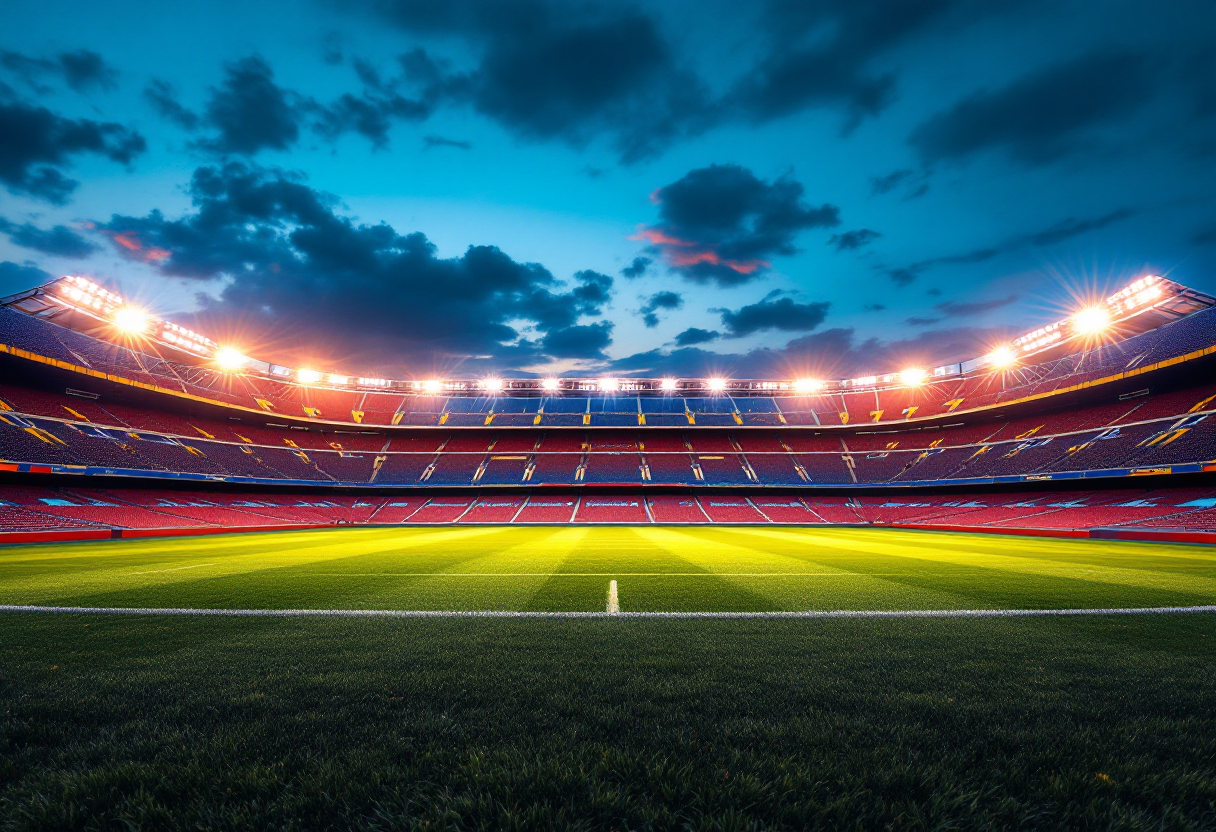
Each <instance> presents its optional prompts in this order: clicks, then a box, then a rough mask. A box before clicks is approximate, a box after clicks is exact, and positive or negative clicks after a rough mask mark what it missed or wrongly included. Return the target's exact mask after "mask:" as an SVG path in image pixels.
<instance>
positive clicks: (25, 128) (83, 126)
mask: <svg viewBox="0 0 1216 832" xmlns="http://www.w3.org/2000/svg"><path fill="white" fill-rule="evenodd" d="M146 148H147V143H146V142H145V141H144V137H143V136H141V135H140V134H139V133H137V132H135V131H134V130H129V129H128V128H126V127H124V126H122V125H121V124H115V123H113V122H99V121H93V120H91V119H84V118H82V119H70V118H64V117H62V116H60V115H58V114H56V113H53V112H51V111H50V110H48V109H47V108H46V107H40V106H36V105H32V104H25V103H22V102H20V101H8V102H5V101H2V100H0V182H2V183H4V186H5V187H6V188H8V190H9V191H10V192H12V193H15V194H23V195H26V196H31V197H34V198H36V199H42V200H45V201H47V202H50V203H53V204H55V205H62V204H64V203H65V202H67V201H68V199H69V198H70V197H71V195H72V193H73V192H74V191H75V190H76V188H77V186H78V185H79V184H80V183H79V182H77V181H76V180H74V179H71V178H69V177H68V176H67V175H66V174H65V173H64V172H63V168H65V167H67V166H69V165H70V164H71V161H72V159H73V157H75V156H79V155H82V154H94V155H98V156H102V157H104V158H106V159H109V160H110V161H112V162H117V163H119V164H123V165H127V164H130V163H131V162H132V161H133V160H134V159H135V157H136V156H138V155H140V154H141V153H143V152H144V150H145V149H146Z"/></svg>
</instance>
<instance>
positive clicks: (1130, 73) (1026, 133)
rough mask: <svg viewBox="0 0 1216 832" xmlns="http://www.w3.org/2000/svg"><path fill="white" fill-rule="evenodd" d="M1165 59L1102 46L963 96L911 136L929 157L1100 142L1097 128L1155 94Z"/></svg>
mask: <svg viewBox="0 0 1216 832" xmlns="http://www.w3.org/2000/svg"><path fill="white" fill-rule="evenodd" d="M1159 66H1160V65H1159V63H1158V62H1157V61H1155V60H1154V59H1153V58H1151V57H1150V56H1148V55H1145V54H1140V53H1135V52H1126V51H1113V50H1100V51H1095V52H1090V53H1089V54H1086V55H1082V56H1081V57H1079V58H1074V59H1071V60H1069V61H1066V62H1063V63H1058V64H1054V65H1052V66H1049V67H1046V68H1043V69H1038V70H1035V71H1033V72H1030V73H1028V74H1026V75H1024V76H1022V77H1021V78H1019V79H1017V80H1016V81H1014V82H1013V83H1011V84H1009V85H1008V86H1006V87H1004V88H1002V89H998V90H983V91H980V92H977V93H974V94H973V95H970V96H968V97H967V98H964V99H963V100H961V101H959V102H958V103H956V104H955V105H954V106H952V107H949V108H947V109H945V110H943V111H941V112H939V113H936V114H935V115H933V116H931V117H930V118H929V119H928V120H926V121H925V122H924V123H923V124H921V125H920V126H919V127H917V128H916V129H915V130H914V131H913V132H912V134H911V135H910V136H909V138H908V141H909V142H910V143H911V144H912V146H913V147H914V148H916V150H917V151H918V152H919V153H920V156H921V158H922V159H923V160H924V161H926V162H938V161H958V160H962V159H966V158H968V157H970V156H973V155H976V154H979V153H982V152H987V151H992V152H1001V153H1004V154H1005V155H1007V156H1008V157H1010V158H1011V159H1013V160H1015V161H1017V162H1021V163H1023V164H1026V165H1042V164H1046V163H1048V162H1053V161H1055V160H1057V159H1059V158H1061V157H1063V156H1066V155H1069V154H1071V153H1076V152H1081V151H1085V150H1088V149H1091V148H1093V147H1094V146H1095V141H1096V138H1095V132H1096V130H1097V128H1099V127H1101V126H1103V125H1105V124H1108V123H1111V122H1115V121H1118V120H1120V119H1126V118H1129V117H1131V116H1133V115H1134V114H1135V113H1136V111H1137V110H1139V109H1140V108H1141V107H1142V106H1143V105H1144V104H1145V103H1146V102H1147V101H1148V100H1149V99H1150V98H1151V97H1152V95H1153V93H1154V92H1155V89H1156V86H1157V80H1158V75H1159Z"/></svg>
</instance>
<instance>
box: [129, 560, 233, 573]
mask: <svg viewBox="0 0 1216 832" xmlns="http://www.w3.org/2000/svg"><path fill="white" fill-rule="evenodd" d="M204 566H215V564H214V563H195V564H191V565H190V566H173V567H170V568H169V569H153V570H151V571H148V572H128V573H127V574H128V575H159V574H160V573H161V572H181V571H182V570H183V569H200V568H202V567H204Z"/></svg>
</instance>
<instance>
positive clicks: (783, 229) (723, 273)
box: [637, 165, 840, 286]
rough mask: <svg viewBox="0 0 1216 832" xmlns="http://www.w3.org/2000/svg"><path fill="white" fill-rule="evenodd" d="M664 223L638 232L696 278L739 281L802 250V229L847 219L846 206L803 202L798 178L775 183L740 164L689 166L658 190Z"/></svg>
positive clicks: (698, 280) (655, 198)
mask: <svg viewBox="0 0 1216 832" xmlns="http://www.w3.org/2000/svg"><path fill="white" fill-rule="evenodd" d="M651 198H652V200H653V201H654V202H656V203H657V204H658V206H659V222H658V223H656V224H655V225H651V226H644V227H642V228H641V229H639V231H638V235H637V236H638V237H639V238H640V239H643V240H646V241H647V242H648V243H650V245H651V247H652V249H653V250H654V251H655V252H656V253H658V254H659V255H661V256H662V257H663V259H664V261H665V262H666V263H667V265H668V266H669V267H670V268H671V269H672V270H673V271H675V272H677V273H678V274H680V275H681V276H682V277H685V278H687V279H689V280H691V281H693V282H696V283H716V284H718V285H720V286H737V285H739V284H742V283H747V282H749V281H751V280H755V279H756V278H758V277H760V276H762V275H763V274H765V273H766V272H767V271H769V269H770V268H771V266H772V263H771V258H772V257H775V256H779V255H786V256H788V255H791V254H794V253H796V252H797V250H798V249H797V248H796V247H795V245H794V242H795V240H796V239H797V237H798V234H799V233H801V232H802V231H805V230H806V229H810V228H830V227H833V226H836V225H839V224H840V209H838V208H837V207H836V206H835V205H829V204H827V203H824V204H823V205H820V206H818V207H815V206H809V205H806V204H805V203H804V202H803V187H802V185H801V184H800V183H798V182H797V181H795V180H794V179H793V178H792V177H789V176H785V177H782V178H780V179H777V180H774V181H772V182H766V181H764V180H762V179H760V178H758V177H757V176H756V175H755V174H754V173H752V172H751V171H750V170H748V169H747V168H744V167H741V166H739V165H711V166H710V167H707V168H698V169H696V170H692V171H689V172H688V173H686V174H685V175H684V176H683V177H682V178H680V179H679V180H677V181H676V182H673V183H671V184H670V185H665V186H663V187H661V188H659V189H658V190H656V191H655V192H654V194H652V197H651Z"/></svg>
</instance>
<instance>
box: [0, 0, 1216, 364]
mask: <svg viewBox="0 0 1216 832" xmlns="http://www.w3.org/2000/svg"><path fill="white" fill-rule="evenodd" d="M5 10H6V14H5V18H6V26H5V27H4V30H3V31H2V32H0V295H7V294H10V293H13V292H16V291H19V290H22V289H25V288H29V287H31V286H33V285H37V284H38V283H41V282H43V281H45V280H49V279H51V278H52V277H56V276H59V275H63V274H80V275H85V276H88V277H91V278H93V279H95V280H97V281H99V282H101V283H103V284H105V285H108V286H110V287H111V288H115V289H117V290H118V291H119V292H120V293H121V294H122V295H123V296H124V297H125V298H127V299H128V300H129V302H131V303H133V304H138V305H140V306H143V307H145V308H147V309H148V310H150V311H151V312H153V313H154V314H156V315H158V316H160V317H165V318H169V319H171V320H174V321H177V322H178V323H182V324H184V325H187V326H193V327H195V328H197V329H199V330H200V331H202V332H203V333H205V334H207V335H209V336H211V337H212V338H214V339H215V340H217V341H219V342H221V343H224V344H229V345H233V346H236V347H238V348H239V349H241V350H243V351H245V352H246V353H247V354H249V355H253V356H255V357H258V358H261V359H263V360H270V361H274V362H276V363H281V364H286V365H288V366H308V367H315V368H317V369H321V370H327V371H337V372H343V373H349V374H357V375H369V376H385V377H392V378H430V377H435V376H436V375H440V376H444V377H478V376H484V375H499V376H502V375H506V376H531V375H538V374H550V373H560V374H565V375H575V376H592V377H595V376H603V375H620V376H626V375H638V376H661V375H680V376H692V377H696V376H709V375H725V376H729V377H731V378H765V377H768V378H774V377H775V378H800V377H807V376H813V377H824V378H837V377H847V376H851V375H858V374H863V373H869V372H887V371H891V370H897V369H900V368H903V367H908V366H924V367H929V366H935V365H938V364H944V363H948V362H951V361H957V360H961V359H966V358H970V357H974V356H977V355H982V354H984V353H986V352H988V351H989V350H990V349H992V348H993V347H995V346H998V345H1000V344H1001V343H1003V342H1004V341H1006V340H1008V339H1009V338H1011V337H1015V336H1016V335H1018V334H1020V333H1021V332H1023V331H1025V330H1028V329H1032V328H1034V327H1036V326H1038V325H1040V324H1042V323H1046V322H1049V321H1053V320H1056V319H1058V318H1060V317H1062V316H1064V315H1066V314H1068V313H1069V312H1070V311H1071V310H1074V309H1075V308H1077V306H1078V305H1079V304H1084V303H1086V302H1087V301H1089V300H1091V299H1093V298H1096V297H1099V296H1101V295H1102V294H1103V293H1109V292H1110V291H1114V290H1116V289H1118V288H1120V287H1121V286H1122V285H1124V284H1126V283H1127V282H1130V281H1131V280H1134V279H1135V278H1137V277H1139V276H1141V275H1143V274H1146V273H1152V274H1162V275H1166V276H1168V277H1170V278H1172V279H1174V280H1177V281H1178V282H1180V283H1183V284H1185V285H1188V286H1191V287H1193V288H1196V289H1199V290H1202V291H1207V292H1210V293H1216V50H1213V49H1212V43H1213V42H1216V4H1213V3H1211V2H1208V1H1207V0H1191V1H1190V2H1184V1H1183V0H1162V2H1157V3H1153V4H1147V3H1143V2H1125V1H1124V0H1089V1H1088V2H1078V0H1057V2H1046V0H989V2H985V3H973V2H964V0H903V2H898V3H891V2H879V1H878V0H827V1H826V2H810V0H760V1H759V2H756V3H730V2H718V0H698V2H677V0H657V1H656V2H649V3H644V4H636V5H634V4H630V3H629V2H621V0H612V1H611V2H597V1H596V0H592V1H591V2H577V0H576V1H575V2H570V1H569V0H567V1H566V2H557V0H552V1H551V0H480V2H472V0H443V2H421V0H399V1H394V0H341V1H340V2H339V0H294V2H290V3H288V2H281V3H275V2H262V3H249V2H243V3H235V2H225V0H212V1H211V2H206V3H202V2H184V1H183V2H174V3H163V2H162V3H139V2H123V3H115V2H105V0H102V1H101V2H94V3H89V4H79V5H74V6H72V7H71V11H70V13H69V12H67V11H65V8H64V7H62V6H60V5H58V4H48V3H39V2H25V1H24V0H9V2H7V3H6V4H5Z"/></svg>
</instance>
